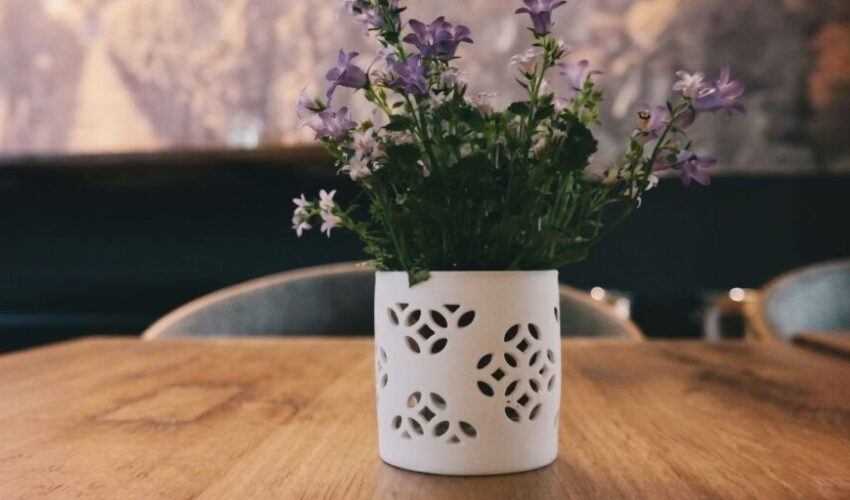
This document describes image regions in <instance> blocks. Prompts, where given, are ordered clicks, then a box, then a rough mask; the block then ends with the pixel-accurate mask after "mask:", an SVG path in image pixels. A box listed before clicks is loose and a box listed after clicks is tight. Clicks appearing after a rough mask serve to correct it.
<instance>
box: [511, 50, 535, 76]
mask: <svg viewBox="0 0 850 500" xmlns="http://www.w3.org/2000/svg"><path fill="white" fill-rule="evenodd" d="M542 55H543V51H542V50H541V49H539V48H537V47H535V48H533V49H528V50H526V51H524V52H520V53H519V54H517V55H515V56H513V57H511V66H516V67H517V68H518V69H519V70H520V71H521V72H522V73H523V74H524V75H531V74H534V73H536V72H537V64H538V63H539V60H540V56H542Z"/></svg>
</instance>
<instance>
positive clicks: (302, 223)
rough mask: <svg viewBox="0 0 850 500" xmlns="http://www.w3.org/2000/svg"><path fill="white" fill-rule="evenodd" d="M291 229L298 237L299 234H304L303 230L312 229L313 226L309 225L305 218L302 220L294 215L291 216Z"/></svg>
mask: <svg viewBox="0 0 850 500" xmlns="http://www.w3.org/2000/svg"><path fill="white" fill-rule="evenodd" d="M292 229H294V230H295V234H296V235H298V237H299V238H300V237H301V235H302V234H304V231H309V230H311V229H313V226H311V225H310V223H309V222H307V221H306V220H303V219H302V218H301V217H299V216H297V215H296V216H295V217H293V218H292Z"/></svg>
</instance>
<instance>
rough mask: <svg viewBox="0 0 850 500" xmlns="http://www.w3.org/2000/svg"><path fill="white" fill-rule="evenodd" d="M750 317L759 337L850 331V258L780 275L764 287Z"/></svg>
mask: <svg viewBox="0 0 850 500" xmlns="http://www.w3.org/2000/svg"><path fill="white" fill-rule="evenodd" d="M751 316H752V322H753V333H754V335H755V336H756V338H758V339H760V340H791V338H792V337H793V336H794V335H795V334H797V333H803V332H814V331H817V332H824V333H826V332H839V331H850V259H847V260H840V261H833V262H826V263H822V264H815V265H812V266H807V267H804V268H801V269H797V270H794V271H791V272H789V273H787V274H784V275H781V276H779V277H778V278H776V279H774V280H773V281H771V282H770V283H768V284H767V285H766V286H765V287H764V288H762V290H761V292H760V293H759V298H758V299H757V300H756V302H755V304H754V310H753V311H752V314H751Z"/></svg>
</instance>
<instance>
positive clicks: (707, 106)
mask: <svg viewBox="0 0 850 500" xmlns="http://www.w3.org/2000/svg"><path fill="white" fill-rule="evenodd" d="M713 89H714V91H713V92H711V93H709V94H708V95H706V96H703V97H700V98H698V99H697V100H696V101H695V103H694V107H695V108H696V110H697V111H699V112H707V111H712V112H713V111H718V110H720V109H725V110H726V112H727V113H729V115H730V116H731V115H733V114H734V113H735V111H737V112H739V113H745V112H746V109H745V108H744V105H743V104H741V103H740V102H738V101H737V99H739V98H740V97H741V96H743V95H744V91H745V90H746V87H745V86H744V83H743V82H741V81H739V80H731V79H730V70H729V66H725V67H724V68H723V69H722V70H721V71H720V76H719V77H718V78H717V80H715V81H714V87H713Z"/></svg>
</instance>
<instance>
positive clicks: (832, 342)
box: [793, 332, 850, 360]
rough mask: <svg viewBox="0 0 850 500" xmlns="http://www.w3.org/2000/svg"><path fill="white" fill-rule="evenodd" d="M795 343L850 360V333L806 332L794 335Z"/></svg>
mask: <svg viewBox="0 0 850 500" xmlns="http://www.w3.org/2000/svg"><path fill="white" fill-rule="evenodd" d="M793 340H794V343H795V344H797V345H799V346H801V347H808V348H810V349H814V350H816V351H820V352H824V353H827V354H832V355H833V356H838V357H841V358H844V359H847V360H850V332H805V333H798V334H797V335H794V338H793Z"/></svg>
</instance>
